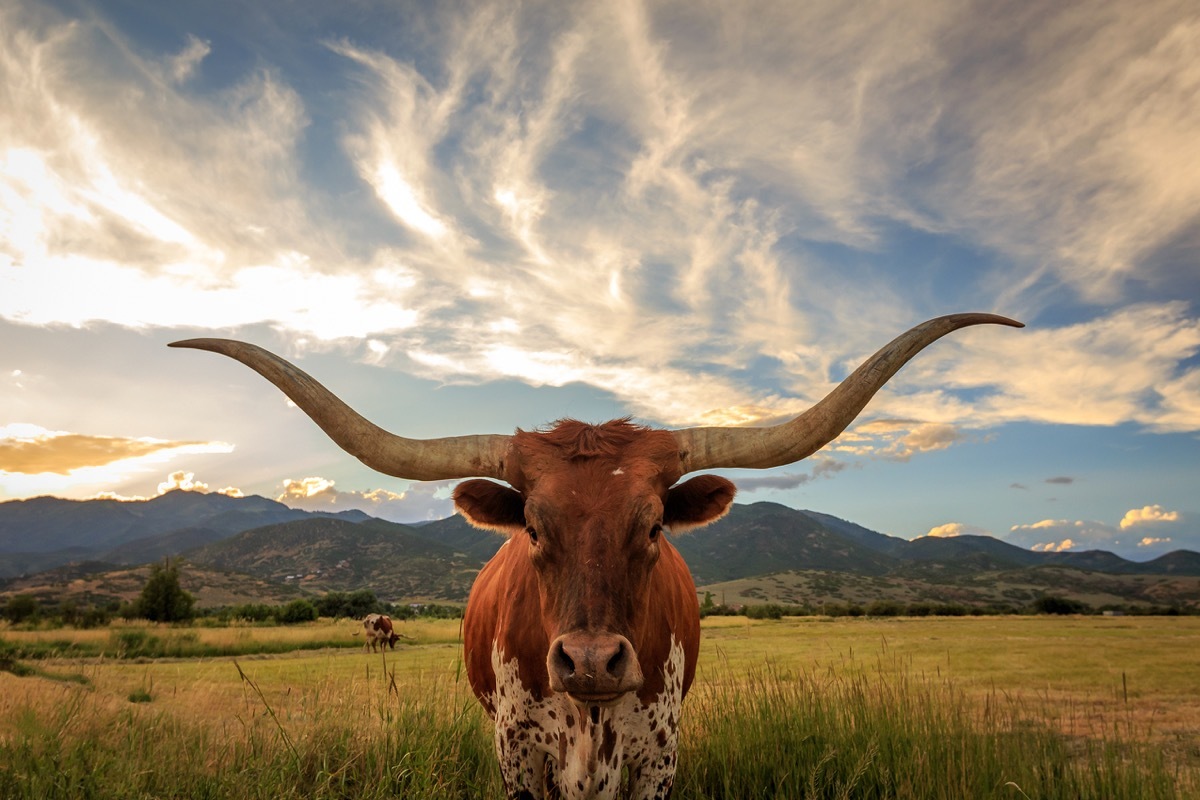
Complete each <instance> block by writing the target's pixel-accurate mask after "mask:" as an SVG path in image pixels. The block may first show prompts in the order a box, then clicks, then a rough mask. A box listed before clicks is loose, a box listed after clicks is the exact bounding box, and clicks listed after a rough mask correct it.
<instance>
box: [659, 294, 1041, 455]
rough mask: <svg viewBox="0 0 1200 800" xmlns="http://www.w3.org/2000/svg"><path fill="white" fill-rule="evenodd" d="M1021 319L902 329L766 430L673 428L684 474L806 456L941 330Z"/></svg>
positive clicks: (990, 317) (966, 318)
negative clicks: (821, 394) (809, 403)
mask: <svg viewBox="0 0 1200 800" xmlns="http://www.w3.org/2000/svg"><path fill="white" fill-rule="evenodd" d="M983 324H995V325H1009V326H1012V327H1014V328H1023V327H1025V325H1024V323H1021V322H1017V321H1016V320H1012V319H1009V318H1008V317H1001V316H999V315H996V314H951V315H949V316H945V317H938V318H936V319H931V320H929V321H928V322H923V323H921V324H920V325H917V326H916V327H915V328H912V329H911V330H909V331H907V332H906V333H902V334H901V335H899V336H897V337H896V338H895V339H893V340H892V341H891V342H890V343H888V344H887V345H885V346H884V347H883V348H882V349H881V350H879V352H877V353H876V354H875V355H873V356H871V357H870V358H869V359H867V360H866V361H865V362H864V363H863V364H862V365H861V366H860V367H859V368H858V369H856V370H854V372H853V373H852V374H851V375H850V376H849V377H847V378H846V379H845V380H844V381H842V382H841V384H840V385H839V386H838V387H837V388H836V389H834V390H833V391H832V392H830V393H829V394H828V395H826V396H825V398H824V399H823V400H821V401H820V402H819V403H817V404H816V405H815V406H813V407H812V408H810V409H809V410H808V411H805V412H804V413H803V414H801V415H800V416H798V417H796V418H795V419H793V420H792V421H790V422H784V423H782V424H780V425H774V426H772V427H769V428H687V429H685V430H678V431H672V433H673V434H674V436H675V441H676V442H678V443H679V457H680V460H681V461H682V462H683V471H684V473H688V472H695V471H696V470H700V469H714V468H717V467H728V468H733V467H743V468H747V469H767V468H770V467H779V466H783V465H784V464H792V463H795V462H797V461H800V460H801V459H803V458H807V457H808V456H810V455H812V454H813V453H815V452H816V451H818V450H820V449H821V448H822V447H824V446H825V445H826V444H828V443H829V442H832V441H833V440H834V439H836V438H837V437H838V435H839V434H840V433H841V432H842V431H844V430H845V429H846V428H847V427H848V426H849V425H850V423H851V422H853V421H854V418H855V417H857V416H858V414H859V412H860V411H862V410H863V408H864V407H865V406H866V405H867V402H868V401H869V400H870V399H871V398H872V397H874V396H875V393H876V392H878V391H879V390H880V389H881V388H883V385H884V384H885V383H887V382H888V380H889V379H890V378H891V377H892V376H893V375H895V374H896V372H897V371H899V369H900V368H901V367H903V366H904V365H905V364H906V363H908V360H909V359H911V358H912V357H913V356H915V355H916V354H917V353H919V352H921V350H923V349H924V348H925V347H927V346H929V345H930V344H932V343H934V342H935V341H937V340H938V339H940V338H942V337H943V336H945V335H946V334H948V333H950V332H952V331H956V330H958V329H959V328H965V327H967V326H969V325H983Z"/></svg>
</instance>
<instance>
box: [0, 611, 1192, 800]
mask: <svg viewBox="0 0 1200 800" xmlns="http://www.w3.org/2000/svg"><path fill="white" fill-rule="evenodd" d="M356 627H357V623H354V622H352V621H341V622H338V623H332V622H321V623H316V624H313V625H311V626H301V627H290V628H257V627H246V628H230V629H203V628H197V629H169V628H162V629H158V628H147V627H145V626H140V627H135V628H131V629H128V630H108V631H104V630H101V631H78V632H75V631H68V630H58V631H31V632H18V631H10V630H4V629H0V639H2V640H3V641H4V642H6V643H7V646H8V647H10V648H11V647H14V646H19V647H21V648H25V650H26V651H28V652H31V653H36V654H37V655H38V657H37V658H36V659H31V660H22V661H20V664H21V665H24V666H26V667H29V668H31V669H33V670H36V672H35V673H34V674H30V675H27V676H25V677H18V675H16V674H13V673H9V672H0V797H5V798H8V797H13V798H18V797H28V798H56V797H62V798H75V797H130V798H134V797H188V798H192V797H213V798H217V797H221V798H258V797H263V798H266V797H320V798H326V797H328V798H334V797H347V796H361V797H396V796H399V797H431V798H432V797H461V798H474V797H500V796H502V791H501V788H500V785H499V777H498V771H497V770H496V767H495V763H494V755H493V753H492V745H491V732H490V728H489V726H488V723H487V721H486V719H485V718H484V716H483V714H482V713H481V712H480V711H479V709H478V707H477V705H476V704H475V701H474V699H473V698H472V697H471V695H470V691H469V689H468V688H467V686H466V680H465V676H464V675H463V674H462V666H461V656H460V649H459V646H458V644H457V637H458V624H457V622H456V621H432V622H428V623H417V622H408V623H405V624H404V626H403V627H402V631H403V632H405V633H406V634H408V635H409V636H412V637H413V640H414V642H415V643H414V644H411V645H401V647H400V649H398V650H397V651H395V652H390V653H387V654H385V655H379V654H374V655H364V653H363V652H362V651H361V639H360V638H356V637H354V636H353V633H354V630H355V628H356ZM130 631H140V632H141V634H142V635H144V636H153V637H157V638H159V639H160V640H166V639H168V638H170V637H171V636H179V635H183V634H188V635H192V636H194V637H195V638H194V641H192V644H193V645H197V646H198V645H203V646H205V647H213V648H217V649H218V650H221V649H222V648H223V649H224V651H225V652H229V653H230V655H221V656H205V657H175V658H156V659H149V658H129V657H124V658H116V657H113V655H112V654H111V653H110V654H108V655H103V656H98V657H89V658H79V657H62V656H61V655H55V653H56V652H58V653H80V652H89V651H93V652H94V651H95V650H96V649H99V650H100V651H102V652H103V651H105V648H109V647H112V646H113V643H114V642H120V641H122V637H124V638H125V639H128V638H129V637H128V633H129V632H130ZM133 638H138V637H137V636H134V637H133ZM68 642H69V643H72V645H71V646H70V647H68V646H67V645H66V644H64V643H68ZM331 643H332V644H331ZM339 645H340V646H339ZM55 648H58V649H57V650H55ZM280 651H290V652H280ZM1196 653H1200V619H1197V618H1136V619H1135V618H1100V617H1077V618H1050V617H1005V618H991V617H987V618H944V619H932V618H923V619H904V618H900V619H886V620H873V619H838V620H828V619H822V618H799V619H785V620H781V621H750V620H747V619H745V618H736V617H734V618H714V619H710V620H706V621H705V629H704V640H703V646H702V652H701V663H700V670H699V674H698V679H697V684H696V686H695V688H694V689H693V693H692V695H691V696H689V699H688V701H687V703H686V704H685V713H684V720H683V735H682V747H681V754H680V771H679V775H678V779H677V787H676V793H675V797H676V798H738V797H746V798H754V797H765V796H774V797H830V798H834V797H847V798H849V797H879V798H884V797H898V798H963V797H970V798H975V797H996V798H1022V797H1029V798H1034V797H1044V798H1064V800H1065V798H1075V797H1094V798H1130V799H1131V800H1133V798H1176V797H1178V798H1185V797H1195V796H1200V779H1198V776H1200V691H1197V688H1196V687H1197V686H1200V658H1197V656H1196ZM124 655H126V656H128V655H129V654H128V653H126V654H124Z"/></svg>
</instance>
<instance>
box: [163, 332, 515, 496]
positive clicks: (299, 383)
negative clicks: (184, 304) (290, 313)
mask: <svg viewBox="0 0 1200 800" xmlns="http://www.w3.org/2000/svg"><path fill="white" fill-rule="evenodd" d="M169 346H170V347H191V348H195V349H197V350H209V351H211V352H213V353H220V354H222V355H226V356H229V357H230V358H233V359H236V360H238V361H240V362H242V363H243V364H245V365H246V366H248V367H250V369H252V370H254V371H255V372H257V373H258V374H259V375H262V376H263V377H264V378H266V379H267V380H269V381H270V382H271V383H273V384H275V385H276V386H277V387H279V389H280V390H282V391H283V393H284V394H286V395H287V396H288V397H290V398H291V400H292V402H294V403H295V404H296V405H298V406H300V408H301V409H302V410H303V411H304V413H305V414H308V416H310V417H312V420H313V422H315V423H317V425H319V426H320V427H321V430H323V431H325V433H326V434H328V435H329V438H331V439H333V441H334V442H336V443H337V445H338V446H339V447H341V448H342V449H343V450H345V451H346V452H347V453H349V454H350V455H352V456H354V457H356V458H357V459H358V460H359V461H361V462H363V463H364V464H366V465H367V466H368V467H370V468H371V469H373V470H375V471H376V472H382V473H384V474H385V475H393V476H395V477H397V478H406V479H408V480H414V481H436V480H444V479H446V478H471V477H489V478H499V479H501V480H502V479H503V478H504V458H505V455H506V454H507V452H508V445H509V441H510V440H511V439H512V437H511V436H502V435H498V434H487V435H478V436H450V437H446V438H443V439H406V438H404V437H403V436H397V435H396V434H394V433H389V432H388V431H385V430H384V429H383V428H380V427H379V426H378V425H375V424H374V423H372V422H370V421H368V420H367V419H366V418H364V417H363V416H361V415H360V414H359V413H358V412H357V411H355V410H354V409H352V408H350V406H348V405H346V404H345V403H343V402H342V401H341V400H340V399H338V397H337V396H336V395H335V394H334V393H333V392H331V391H329V390H328V389H326V388H325V387H324V386H322V385H321V384H320V383H318V382H317V381H316V380H314V379H313V378H312V377H311V376H309V375H308V373H306V372H304V371H303V370H301V369H299V368H297V367H295V366H294V365H292V364H289V363H288V362H287V361H285V360H283V359H282V358H280V357H279V356H277V355H275V354H274V353H271V352H270V351H268V350H264V349H263V348H261V347H258V346H256V345H252V344H246V343H245V342H238V341H234V340H233V339H187V340H185V341H182V342H172V343H171V344H170V345H169Z"/></svg>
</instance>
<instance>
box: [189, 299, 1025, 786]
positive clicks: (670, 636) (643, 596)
mask: <svg viewBox="0 0 1200 800" xmlns="http://www.w3.org/2000/svg"><path fill="white" fill-rule="evenodd" d="M982 323H995V324H1000V325H1011V326H1015V327H1021V323H1019V322H1015V321H1013V320H1010V319H1007V318H1005V317H1000V316H995V315H992V314H955V315H952V316H948V317H939V318H937V319H933V320H930V321H928V322H925V323H923V324H921V325H918V326H917V327H915V328H913V329H912V330H910V331H908V332H907V333H905V334H902V335H901V336H899V337H897V338H896V339H895V340H893V341H892V342H891V343H890V344H888V345H887V346H885V347H884V348H883V349H881V350H880V351H879V352H877V353H876V354H875V355H874V356H872V357H871V358H870V359H868V360H867V361H866V362H865V363H864V364H863V365H862V366H860V367H859V368H858V369H857V370H855V372H854V373H853V374H851V375H850V376H849V377H848V378H846V380H844V381H843V382H842V383H841V384H840V385H839V386H838V387H837V388H835V389H834V390H833V391H832V392H830V394H829V395H828V396H826V397H825V398H824V399H823V400H821V401H820V402H819V403H817V404H816V405H815V406H813V407H812V408H810V409H809V410H808V411H805V412H804V413H803V414H801V415H800V416H798V417H796V418H795V419H793V420H791V421H790V422H785V423H783V424H781V425H777V426H774V427H767V428H690V429H687V430H677V431H667V430H653V429H649V428H643V427H639V426H636V425H633V424H631V423H630V422H629V421H628V420H616V421H613V422H608V423H605V424H603V425H586V424H584V423H581V422H576V421H573V420H564V421H560V422H558V423H557V424H555V425H554V426H553V427H551V428H548V429H545V430H539V431H522V430H518V431H517V432H516V433H515V434H513V435H511V436H499V435H478V436H459V437H451V438H446V439H436V440H416V439H406V438H404V437H400V436H396V435H394V434H391V433H388V432H387V431H384V430H383V429H381V428H378V427H376V426H375V425H374V424H372V423H371V422H368V421H367V420H366V419H364V418H363V417H361V416H360V415H359V414H357V413H356V412H355V411H353V410H352V409H351V408H350V407H349V406H347V405H346V404H345V403H343V402H342V401H341V400H339V399H338V398H337V397H335V396H334V395H333V394H332V393H330V392H329V391H328V390H327V389H325V387H323V386H322V385H321V384H319V383H317V382H316V381H315V380H313V379H312V378H311V377H309V376H308V375H307V374H305V373H304V372H302V371H300V370H299V369H297V368H296V367H294V366H293V365H291V364H289V363H288V362H286V361H284V360H282V359H280V358H278V357H277V356H275V355H272V354H271V353H269V352H267V351H265V350H263V349H261V348H259V347H256V346H254V345H249V344H244V343H241V342H235V341H231V340H225V339H192V340H188V341H184V342H176V343H174V344H173V345H172V346H174V347H194V348H198V349H201V350H211V351H214V352H217V353H223V354H224V355H227V356H230V357H232V358H235V359H237V360H239V361H241V362H242V363H244V364H246V365H247V366H249V367H251V368H252V369H254V370H256V371H257V372H259V373H260V374H261V375H263V376H264V377H265V378H267V379H268V380H269V381H271V382H272V383H274V384H275V385H276V386H277V387H279V388H280V389H281V390H283V392H284V393H285V394H287V396H288V397H289V398H291V399H292V401H293V402H295V403H296V405H298V406H299V407H300V408H301V409H303V410H304V411H305V413H307V414H308V415H309V416H310V417H312V419H313V420H314V421H315V422H316V423H317V424H318V425H319V426H320V427H321V428H322V429H323V430H324V431H325V432H326V433H327V434H328V435H329V436H330V437H331V438H332V439H333V440H334V441H335V442H336V443H337V444H338V445H339V446H341V447H342V448H343V449H345V450H346V451H347V452H349V453H351V454H352V455H354V456H357V457H358V458H359V459H360V460H362V461H363V462H364V463H365V464H366V465H367V466H369V467H372V468H373V469H375V470H378V471H379V472H383V473H385V474H388V475H394V476H396V477H400V478H407V479H410V480H443V479H450V478H468V477H469V478H476V479H475V480H468V481H465V482H463V483H461V484H459V486H458V488H457V489H456V490H455V492H454V503H455V505H456V507H457V508H458V510H459V511H460V512H461V513H462V514H463V515H464V516H465V517H466V518H467V519H468V520H470V521H471V522H472V523H474V524H475V525H477V526H480V527H484V528H491V529H493V530H496V531H500V532H502V533H504V534H506V535H507V536H508V540H507V541H506V542H505V543H504V544H503V545H502V546H501V548H500V550H499V552H498V553H497V554H496V556H495V557H494V558H492V560H491V561H489V562H488V563H487V565H486V566H484V568H483V569H482V570H481V571H480V573H479V576H478V578H477V579H476V581H475V585H474V587H473V588H472V590H471V596H470V600H469V602H468V604H467V610H466V617H465V619H464V623H463V643H464V649H465V659H466V663H467V675H468V677H469V679H470V682H471V687H472V688H473V689H474V691H475V695H476V696H477V697H478V699H479V702H480V703H481V704H482V705H483V707H484V708H485V709H486V710H487V712H488V714H489V715H490V716H491V717H492V718H493V719H494V720H495V724H496V728H495V740H496V752H497V755H498V756H499V759H500V768H501V772H502V775H503V778H504V784H505V788H506V791H507V793H508V796H509V797H511V798H542V797H546V796H551V797H563V798H598V797H602V798H611V797H613V796H615V795H616V794H617V792H618V791H619V790H620V783H621V776H622V770H623V769H625V770H628V775H629V783H630V785H629V793H630V795H631V796H633V797H635V798H652V797H665V796H667V795H668V794H669V793H670V790H671V784H672V781H673V779H674V775H675V752H676V743H677V736H678V723H679V714H680V706H681V704H682V702H683V698H684V695H686V694H687V691H688V688H689V686H691V683H692V678H693V677H694V675H695V671H696V654H697V651H698V648H699V637H700V615H699V608H698V604H697V601H696V591H695V586H694V585H693V583H692V578H691V575H690V574H689V572H688V569H687V566H686V565H685V564H684V563H683V559H682V558H681V557H680V556H679V553H678V552H677V551H676V550H675V548H674V547H673V546H672V545H671V543H670V541H668V540H667V537H666V536H664V535H663V534H664V531H665V530H670V531H671V532H673V533H678V532H680V531H683V530H686V529H688V528H694V527H697V526H700V525H705V524H707V523H709V522H712V521H713V520H715V519H718V518H719V517H721V516H722V515H723V514H725V512H726V511H727V510H728V508H729V505H730V503H731V502H732V501H733V496H734V492H735V489H734V485H733V484H732V483H730V482H729V481H728V480H726V479H725V478H721V477H717V476H715V475H700V476H697V477H694V478H692V479H690V480H687V481H684V482H682V483H679V480H680V479H681V478H682V477H683V476H684V475H686V474H687V473H690V472H695V471H697V470H704V469H713V468H721V467H725V468H735V467H741V468H756V469H766V468H770V467H777V466H782V465H784V464H791V463H793V462H796V461H799V460H801V459H803V458H806V457H807V456H809V455H811V454H812V453H814V452H816V451H817V450H818V449H820V448H821V447H823V446H824V445H825V444H827V443H828V442H830V441H832V440H833V439H834V438H836V437H837V436H838V434H840V433H841V432H842V431H843V430H844V429H845V428H846V427H847V426H848V425H849V424H850V423H851V422H852V421H853V420H854V418H855V417H856V416H857V415H858V413H859V412H860V411H861V410H862V409H863V407H864V406H865V405H866V404H867V402H868V401H869V400H870V399H871V397H872V396H873V395H874V394H875V393H876V392H877V391H878V390H879V389H880V388H881V387H882V386H883V385H884V384H885V383H886V382H887V381H888V379H889V378H891V377H892V375H894V374H895V373H896V371H897V370H899V369H900V367H902V366H903V365H904V364H905V363H906V362H907V361H908V360H909V359H911V358H912V357H913V356H914V355H916V354H917V353H918V352H920V351H921V350H922V349H923V348H924V347H926V346H928V345H929V344H931V343H933V342H934V341H936V340H937V339H939V338H941V337H942V336H944V335H946V334H947V333H950V332H951V331H954V330H957V329H959V328H963V327H966V326H968V325H978V324H982ZM478 478H492V479H495V480H500V481H504V482H505V483H507V484H508V485H507V486H504V485H502V484H500V483H495V482H493V481H491V480H479V479H478Z"/></svg>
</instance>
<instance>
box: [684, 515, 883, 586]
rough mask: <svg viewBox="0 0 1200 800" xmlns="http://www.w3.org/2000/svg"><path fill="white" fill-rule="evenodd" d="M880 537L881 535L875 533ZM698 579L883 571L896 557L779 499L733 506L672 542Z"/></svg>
mask: <svg viewBox="0 0 1200 800" xmlns="http://www.w3.org/2000/svg"><path fill="white" fill-rule="evenodd" d="M877 535H878V534H877ZM672 541H673V542H674V544H675V547H676V548H678V549H679V552H680V554H681V555H683V558H684V560H685V561H686V562H687V564H688V566H689V567H690V568H691V570H692V575H693V576H694V577H695V579H696V582H697V583H712V582H716V581H725V580H732V579H734V578H744V577H747V576H750V575H765V574H767V573H771V572H779V571H781V570H784V569H820V570H834V571H839V572H840V571H849V572H858V573H862V574H866V575H881V574H883V573H885V572H887V571H888V570H889V569H891V568H892V567H894V566H895V563H896V561H895V559H893V558H891V557H889V556H887V555H885V554H883V553H880V552H877V551H875V550H872V549H871V548H869V547H866V546H864V545H862V544H859V543H858V542H856V541H854V540H853V539H851V538H849V537H847V536H845V535H843V534H841V533H839V532H838V531H836V530H834V529H832V528H830V527H827V526H826V525H823V524H822V523H821V522H820V521H819V520H818V519H816V518H815V517H812V516H810V515H808V514H806V513H804V512H801V511H796V510H795V509H791V508H788V507H786V506H781V505H778V504H776V503H754V504H753V505H748V506H743V505H738V506H734V507H733V509H732V510H731V511H730V512H729V514H727V515H726V516H725V517H724V518H722V519H720V520H718V521H717V522H714V523H713V524H712V525H709V526H708V527H705V528H701V529H699V530H697V531H693V532H691V533H686V534H683V535H682V536H677V537H674V538H673V540H672Z"/></svg>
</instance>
